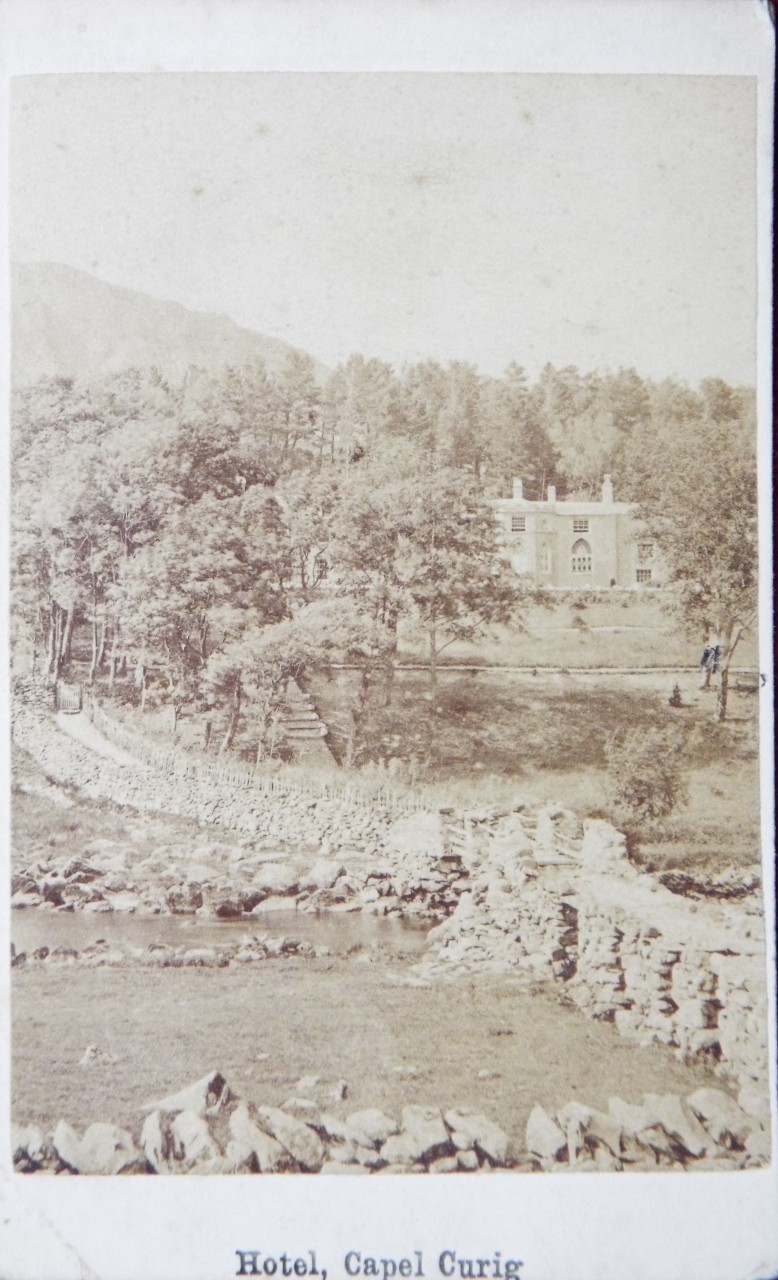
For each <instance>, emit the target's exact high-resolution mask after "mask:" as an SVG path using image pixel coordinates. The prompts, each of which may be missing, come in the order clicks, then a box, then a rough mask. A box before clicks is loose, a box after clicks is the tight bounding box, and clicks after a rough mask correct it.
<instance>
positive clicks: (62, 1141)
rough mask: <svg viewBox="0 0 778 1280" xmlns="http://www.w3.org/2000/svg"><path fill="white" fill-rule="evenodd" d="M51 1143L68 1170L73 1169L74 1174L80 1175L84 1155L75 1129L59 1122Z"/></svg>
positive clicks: (63, 1121)
mask: <svg viewBox="0 0 778 1280" xmlns="http://www.w3.org/2000/svg"><path fill="white" fill-rule="evenodd" d="M51 1142H52V1146H53V1147H54V1150H55V1152H56V1154H57V1156H58V1157H59V1159H60V1160H61V1161H62V1163H63V1164H66V1165H67V1166H68V1168H70V1169H73V1170H74V1171H75V1172H76V1173H80V1172H81V1165H82V1163H83V1161H84V1154H83V1151H82V1149H81V1139H80V1138H79V1136H78V1134H77V1133H76V1131H75V1129H74V1128H73V1127H72V1126H71V1125H69V1124H68V1123H67V1121H66V1120H60V1122H59V1124H58V1125H57V1127H56V1129H55V1130H54V1134H53V1137H52V1139H51Z"/></svg>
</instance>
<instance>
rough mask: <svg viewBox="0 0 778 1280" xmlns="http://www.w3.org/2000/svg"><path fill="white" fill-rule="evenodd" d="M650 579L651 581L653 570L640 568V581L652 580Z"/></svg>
mask: <svg viewBox="0 0 778 1280" xmlns="http://www.w3.org/2000/svg"><path fill="white" fill-rule="evenodd" d="M650 581H651V570H650V569H638V582H650Z"/></svg>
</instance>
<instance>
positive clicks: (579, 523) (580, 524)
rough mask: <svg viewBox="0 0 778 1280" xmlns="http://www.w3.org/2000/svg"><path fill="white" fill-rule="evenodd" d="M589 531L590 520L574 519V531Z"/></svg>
mask: <svg viewBox="0 0 778 1280" xmlns="http://www.w3.org/2000/svg"><path fill="white" fill-rule="evenodd" d="M588 532H589V521H588V520H580V519H579V520H573V533H588Z"/></svg>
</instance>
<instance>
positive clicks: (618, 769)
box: [605, 728, 688, 822]
mask: <svg viewBox="0 0 778 1280" xmlns="http://www.w3.org/2000/svg"><path fill="white" fill-rule="evenodd" d="M605 759H606V762H607V767H608V776H609V785H610V792H611V799H612V802H613V805H614V808H615V810H616V813H617V816H618V817H619V818H621V819H622V820H626V821H629V822H656V821H657V820H661V819H662V818H666V817H668V815H669V814H671V813H672V812H673V810H674V809H676V808H678V806H679V805H683V804H684V803H685V802H686V800H687V796H688V783H687V778H686V767H685V763H686V762H685V760H684V753H683V741H682V740H681V739H680V738H679V737H678V736H677V735H676V734H673V733H670V732H668V731H667V730H664V729H644V728H642V729H628V730H626V731H622V732H621V733H618V734H615V735H614V736H613V737H612V738H611V739H610V740H609V741H608V743H607V744H606V747H605Z"/></svg>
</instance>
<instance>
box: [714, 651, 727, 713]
mask: <svg viewBox="0 0 778 1280" xmlns="http://www.w3.org/2000/svg"><path fill="white" fill-rule="evenodd" d="M728 692H729V659H728V658H727V659H726V665H724V666H722V668H721V683H720V684H719V688H718V695H717V697H716V724H721V723H722V722H723V721H724V720H725V719H726V716H727V694H728Z"/></svg>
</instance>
